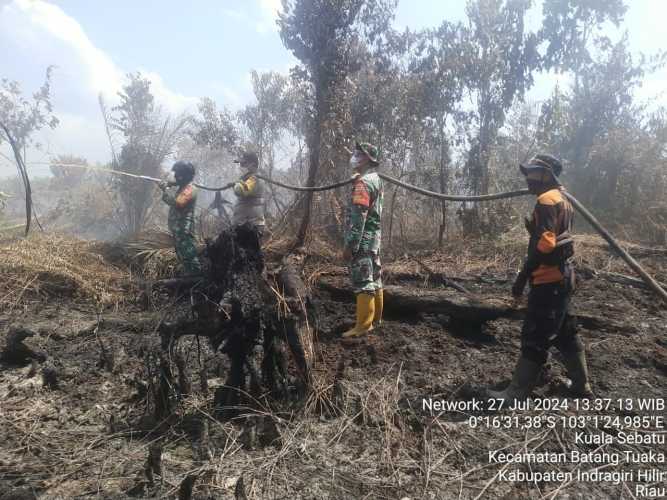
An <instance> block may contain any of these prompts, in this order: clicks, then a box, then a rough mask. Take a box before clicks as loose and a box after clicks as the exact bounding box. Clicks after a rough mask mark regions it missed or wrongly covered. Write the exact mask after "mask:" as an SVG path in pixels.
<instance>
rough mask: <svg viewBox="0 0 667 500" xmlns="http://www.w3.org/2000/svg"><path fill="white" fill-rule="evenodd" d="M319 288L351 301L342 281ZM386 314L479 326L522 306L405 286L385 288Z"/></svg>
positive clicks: (614, 325) (584, 320) (604, 322)
mask: <svg viewBox="0 0 667 500" xmlns="http://www.w3.org/2000/svg"><path fill="white" fill-rule="evenodd" d="M318 287H319V288H320V289H321V290H323V291H325V292H327V293H329V295H330V296H331V298H332V299H333V300H339V301H344V302H353V301H354V293H353V292H352V289H351V288H350V287H349V286H348V285H347V283H343V282H342V280H335V279H331V278H324V279H320V281H319V282H318ZM384 312H385V315H395V316H406V315H407V316H411V315H415V314H420V313H421V314H442V315H446V316H449V317H450V318H451V319H452V320H453V321H454V323H456V324H458V325H462V324H465V325H468V326H479V325H482V324H484V323H486V322H488V321H493V320H496V319H500V318H508V319H516V320H521V319H523V318H524V317H525V315H526V308H525V306H521V307H516V306H514V305H513V303H512V301H511V300H508V299H501V298H497V297H475V296H472V295H465V294H461V293H457V292H453V291H450V290H429V289H423V288H413V287H404V286H386V287H384ZM572 316H574V317H575V318H576V321H577V323H578V324H579V325H581V326H583V327H584V328H586V329H588V330H607V331H619V332H622V331H625V332H628V333H633V332H634V331H636V329H635V328H634V327H633V326H631V325H627V324H624V323H621V322H619V321H614V320H612V319H609V318H605V317H601V316H596V315H592V314H588V313H585V312H583V311H576V310H573V312H572Z"/></svg>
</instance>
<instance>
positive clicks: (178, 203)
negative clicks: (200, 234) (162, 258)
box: [162, 183, 197, 234]
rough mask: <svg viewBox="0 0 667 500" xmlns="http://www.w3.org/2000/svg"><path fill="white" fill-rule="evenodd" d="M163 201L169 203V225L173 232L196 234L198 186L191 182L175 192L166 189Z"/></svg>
mask: <svg viewBox="0 0 667 500" xmlns="http://www.w3.org/2000/svg"><path fill="white" fill-rule="evenodd" d="M162 201H164V202H165V203H166V204H167V205H169V218H168V219H167V220H168V226H169V231H171V232H172V233H177V232H178V233H189V234H194V230H195V206H196V204H197V188H195V187H194V186H193V185H192V184H191V183H190V184H186V185H185V186H183V187H182V188H179V189H178V190H177V191H176V192H175V193H172V192H170V191H165V192H164V194H163V195H162Z"/></svg>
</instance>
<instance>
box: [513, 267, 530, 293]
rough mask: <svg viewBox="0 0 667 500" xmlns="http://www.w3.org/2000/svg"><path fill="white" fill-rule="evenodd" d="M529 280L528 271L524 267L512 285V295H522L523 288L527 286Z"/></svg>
mask: <svg viewBox="0 0 667 500" xmlns="http://www.w3.org/2000/svg"><path fill="white" fill-rule="evenodd" d="M527 282H528V273H527V272H526V271H525V270H523V269H522V270H521V271H520V272H519V274H518V275H517V277H516V279H515V280H514V284H513V285H512V296H514V297H521V296H522V295H523V289H524V288H526V283H527Z"/></svg>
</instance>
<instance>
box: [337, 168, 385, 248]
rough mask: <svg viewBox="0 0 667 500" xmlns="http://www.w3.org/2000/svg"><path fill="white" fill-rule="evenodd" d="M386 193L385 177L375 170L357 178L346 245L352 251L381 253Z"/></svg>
mask: <svg viewBox="0 0 667 500" xmlns="http://www.w3.org/2000/svg"><path fill="white" fill-rule="evenodd" d="M383 194H384V190H383V187H382V179H380V176H379V175H378V174H377V172H375V171H374V170H369V171H367V172H366V173H364V174H363V175H360V176H358V177H357V178H356V179H355V181H354V183H353V188H352V196H351V199H350V204H349V206H348V208H347V217H346V222H345V246H346V247H347V248H349V249H350V250H351V252H352V254H358V253H360V252H363V253H373V254H378V253H380V243H381V238H382V233H381V219H382V198H383Z"/></svg>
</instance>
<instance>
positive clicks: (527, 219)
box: [523, 217, 535, 235]
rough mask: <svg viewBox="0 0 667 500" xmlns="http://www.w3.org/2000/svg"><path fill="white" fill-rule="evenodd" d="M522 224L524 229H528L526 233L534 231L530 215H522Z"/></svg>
mask: <svg viewBox="0 0 667 500" xmlns="http://www.w3.org/2000/svg"><path fill="white" fill-rule="evenodd" d="M523 225H524V226H525V228H526V231H528V234H530V235H532V234H533V232H534V231H535V224H534V223H533V220H532V219H531V218H530V217H524V218H523Z"/></svg>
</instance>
